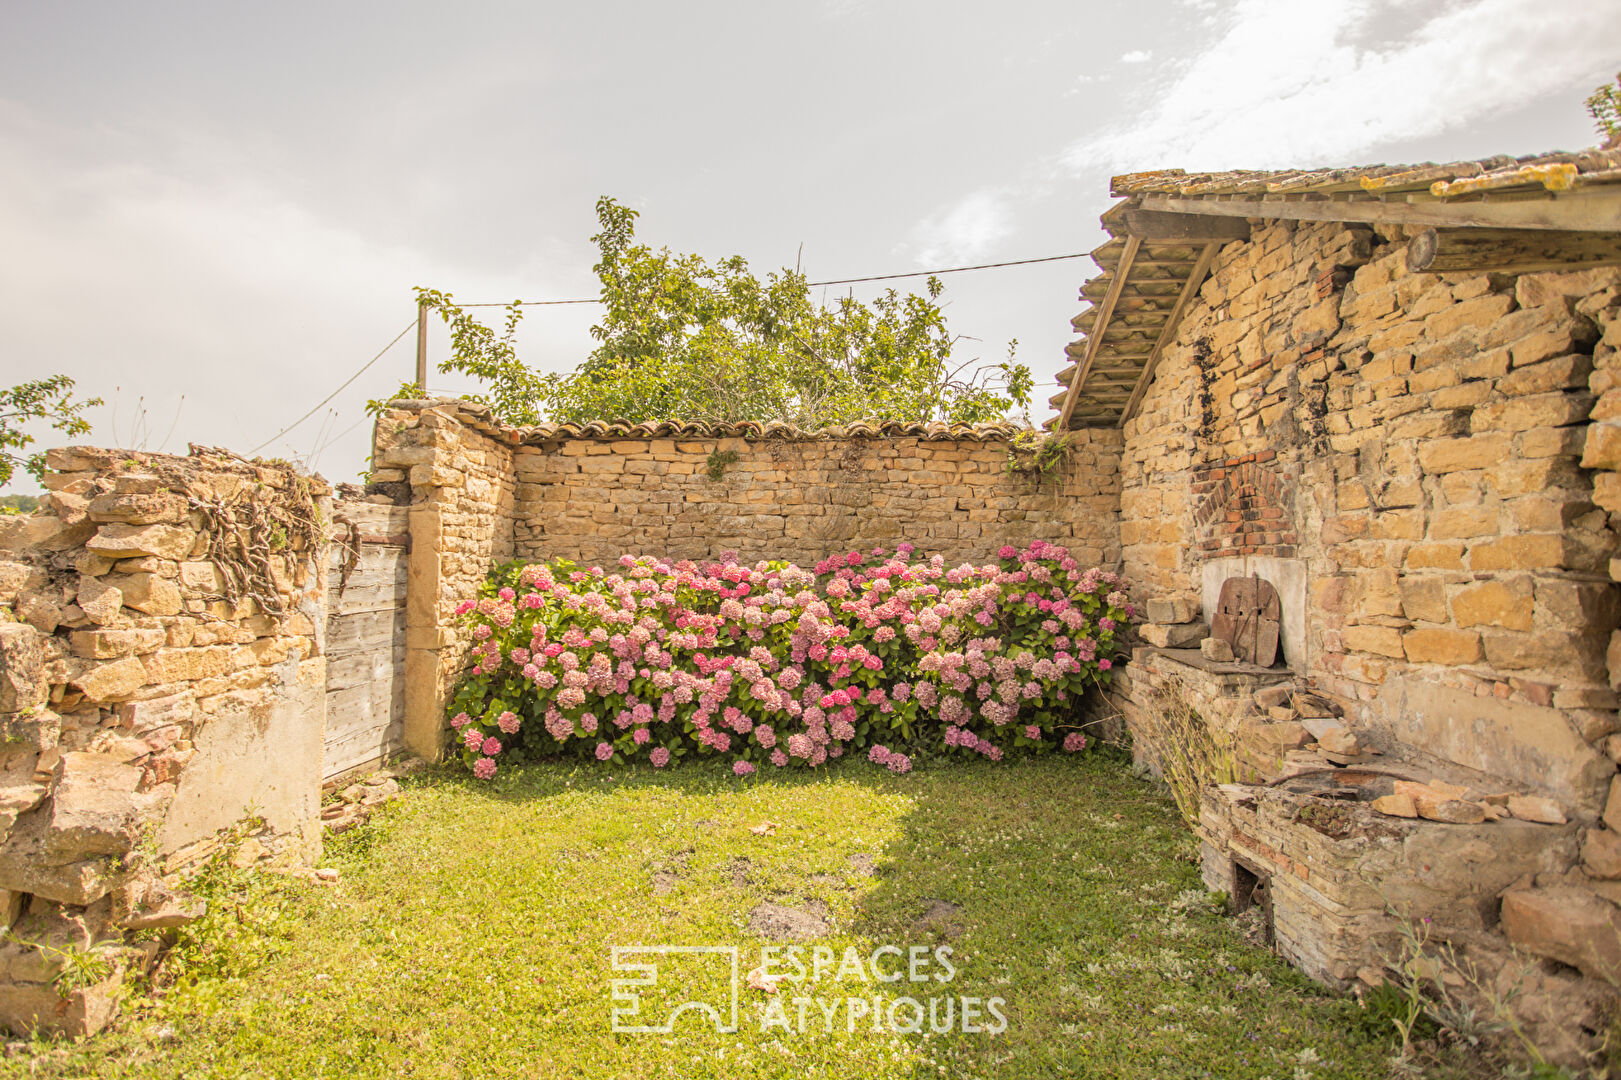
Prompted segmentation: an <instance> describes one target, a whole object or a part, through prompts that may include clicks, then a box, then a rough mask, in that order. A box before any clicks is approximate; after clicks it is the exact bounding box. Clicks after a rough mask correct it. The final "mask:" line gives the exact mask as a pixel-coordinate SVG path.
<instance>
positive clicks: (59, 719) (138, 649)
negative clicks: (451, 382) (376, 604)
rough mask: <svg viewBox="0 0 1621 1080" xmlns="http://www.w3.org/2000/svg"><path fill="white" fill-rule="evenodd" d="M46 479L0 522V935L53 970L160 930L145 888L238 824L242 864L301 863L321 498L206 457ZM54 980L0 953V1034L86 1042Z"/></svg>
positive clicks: (94, 464)
mask: <svg viewBox="0 0 1621 1080" xmlns="http://www.w3.org/2000/svg"><path fill="white" fill-rule="evenodd" d="M47 462H48V465H49V467H50V470H51V471H50V473H49V474H48V475H47V476H46V479H45V486H46V487H47V488H48V489H49V491H50V494H49V495H48V497H47V499H46V508H45V509H43V510H42V511H40V512H39V513H36V514H33V515H28V516H8V517H0V732H3V736H4V740H5V741H4V743H3V745H0V916H3V921H4V922H5V923H6V924H8V925H13V924H14V926H13V929H14V931H15V934H16V937H17V939H18V940H19V941H27V942H44V943H46V944H47V945H51V946H54V947H56V948H61V947H62V946H63V945H64V944H65V943H66V942H69V941H72V942H74V944H75V945H76V946H83V945H86V944H88V943H89V942H91V941H96V940H101V939H103V938H104V937H106V936H108V935H112V936H117V934H118V933H119V932H120V931H121V930H122V929H131V928H141V927H156V926H163V925H170V924H171V921H172V920H173V919H175V918H177V910H176V902H175V901H174V898H173V897H172V895H171V894H170V893H169V892H168V890H167V887H166V886H165V884H164V882H163V880H162V879H163V876H164V875H165V874H166V873H170V872H173V871H175V870H177V869H179V868H181V867H183V866H185V865H187V864H188V863H191V862H194V861H195V860H197V859H199V858H201V857H203V856H204V855H206V854H208V853H210V852H211V851H213V850H214V849H215V848H216V847H217V845H218V842H219V832H220V830H221V829H223V828H225V827H226V826H230V825H233V824H235V823H237V822H238V821H240V820H242V819H243V818H244V817H245V816H247V815H248V814H250V813H253V814H256V815H258V816H259V817H260V818H262V819H263V828H262V829H261V830H260V834H259V835H258V836H257V837H256V838H254V839H253V840H251V841H250V843H251V849H250V850H251V853H252V854H254V855H257V856H261V857H264V858H266V859H268V860H270V861H272V862H275V863H277V864H280V865H289V866H290V865H299V864H307V863H309V862H310V861H312V860H313V859H314V858H315V856H316V854H317V853H318V851H319V846H320V829H319V822H318V818H317V814H318V809H319V807H318V803H319V795H320V774H321V741H322V729H323V724H324V718H325V708H324V705H325V695H324V683H325V658H324V656H323V655H322V645H323V643H322V625H323V617H322V610H323V604H324V598H325V575H324V573H323V572H322V571H323V569H324V562H325V558H326V551H325V543H326V537H325V533H324V521H323V518H324V516H325V514H326V513H327V509H326V506H327V495H328V492H327V489H326V487H325V485H324V484H323V483H322V482H321V481H319V480H318V479H316V480H310V479H308V478H305V477H301V476H298V475H296V474H295V473H293V472H292V471H291V470H288V469H283V468H274V467H267V466H263V465H260V464H257V463H251V462H246V461H243V460H241V459H239V458H235V457H233V456H230V455H227V454H224V453H221V452H212V451H206V450H202V451H194V454H193V456H191V457H187V458H176V457H170V456H166V455H157V454H144V453H135V452H130V451H109V450H90V449H81V448H73V449H68V450H60V451H52V452H51V453H50V455H49V456H48V458H47ZM244 550H245V551H246V552H247V556H246V558H244V557H242V556H241V552H243V551H244ZM114 955H117V953H116V952H115V953H114ZM61 958H62V954H60V953H55V952H51V951H49V950H45V951H41V950H39V949H36V948H33V947H30V946H25V945H23V944H20V943H18V941H13V943H11V944H8V945H7V946H6V947H5V948H4V950H0V970H4V971H5V972H7V973H8V976H7V977H8V979H9V981H0V1024H4V1025H5V1026H7V1027H10V1028H11V1029H12V1030H26V1029H28V1028H29V1027H32V1026H34V1025H35V1023H38V1024H40V1025H42V1026H44V1027H45V1028H47V1029H58V1028H65V1029H69V1030H74V1029H77V1030H83V1029H86V1028H91V1029H93V1028H94V1027H97V1026H99V1025H100V1024H101V1023H103V1022H105V1020H106V1015H107V1010H108V1008H109V1007H110V999H109V997H108V995H107V993H106V992H105V991H106V990H107V987H106V986H103V987H100V988H86V989H81V990H76V991H74V992H73V993H72V994H70V995H69V996H68V997H67V998H66V999H63V998H61V997H60V996H59V995H58V994H57V991H56V989H55V988H54V987H52V986H51V985H49V984H50V982H51V980H52V979H53V978H54V977H55V975H56V973H57V971H58V969H59V968H60V964H61V962H62V959H61ZM117 978H118V970H117V969H116V968H115V972H114V974H113V976H112V977H111V979H112V980H114V981H116V979H117Z"/></svg>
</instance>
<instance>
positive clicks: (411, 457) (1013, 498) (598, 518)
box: [368, 399, 1120, 758]
mask: <svg viewBox="0 0 1621 1080" xmlns="http://www.w3.org/2000/svg"><path fill="white" fill-rule="evenodd" d="M669 426H671V425H654V426H653V428H652V429H649V428H646V427H643V428H637V429H628V428H625V427H624V426H617V427H610V426H608V425H592V426H591V427H589V428H587V429H585V430H583V431H582V430H577V429H567V428H559V427H558V426H556V425H553V426H547V427H544V428H536V429H512V428H504V427H502V426H500V425H499V424H496V423H494V422H493V421H491V420H490V418H489V413H488V410H487V409H485V408H484V407H483V406H480V405H477V404H475V403H471V402H466V401H459V400H455V399H442V400H438V401H421V402H395V403H394V406H393V407H392V408H391V409H389V410H388V411H387V412H385V413H384V414H383V415H382V416H381V417H380V419H379V421H378V425H377V434H376V446H375V452H374V464H375V465H376V469H375V470H374V471H373V473H372V475H371V484H370V486H369V488H368V490H369V491H371V492H373V493H376V494H378V495H386V496H390V497H392V498H394V499H395V500H396V501H398V502H401V503H407V502H408V503H409V504H410V518H409V520H410V539H411V554H410V567H411V572H410V587H409V589H408V600H407V651H406V682H407V692H406V723H405V739H406V744H407V746H408V747H409V748H410V749H411V750H412V751H413V752H414V753H417V754H419V755H421V756H423V757H428V758H435V757H437V756H438V755H439V753H440V752H441V750H442V747H443V739H444V733H445V731H446V730H447V729H446V727H445V720H444V710H443V704H444V702H445V700H446V699H447V697H448V694H449V691H450V689H451V687H452V685H453V684H454V682H455V679H456V677H457V676H459V675H460V673H461V672H462V670H463V669H464V668H465V666H466V656H467V643H466V642H464V641H461V640H460V638H459V637H458V632H457V624H456V621H455V617H454V610H455V607H456V605H457V604H459V603H461V602H462V601H464V600H467V599H470V598H472V597H475V596H476V595H477V589H478V586H479V584H480V583H481V582H482V581H483V580H484V579H485V577H486V575H487V574H488V572H489V570H490V568H491V566H492V565H494V564H495V563H498V562H502V561H505V560H508V559H512V558H520V559H524V560H526V561H545V560H550V559H556V558H568V559H572V560H575V561H577V562H580V563H583V564H591V563H600V564H606V563H608V562H611V561H613V560H616V559H617V558H618V557H619V556H620V555H623V554H625V553H627V552H630V553H645V554H655V555H665V556H670V557H675V558H704V557H710V556H717V555H719V554H720V553H721V552H723V551H727V550H731V551H736V552H738V553H739V554H740V556H741V557H742V558H743V559H745V560H756V559H766V558H772V559H789V560H793V561H796V562H799V563H801V564H803V565H813V564H814V563H816V562H817V561H819V560H821V559H822V558H824V557H826V556H827V555H829V554H833V553H836V552H843V551H847V550H850V549H852V548H861V549H870V548H873V547H876V546H880V545H882V546H885V547H888V548H893V547H894V546H895V545H896V544H897V543H899V542H900V541H902V540H909V541H911V542H912V543H913V544H914V545H915V546H916V547H917V549H918V550H919V551H920V552H924V553H928V554H934V553H939V554H941V555H944V556H945V557H946V558H947V560H948V561H950V562H952V563H960V562H964V561H975V562H986V561H992V560H994V559H995V557H996V550H997V549H998V548H999V547H1001V546H1002V545H1003V544H1008V543H1027V542H1029V541H1030V540H1035V539H1042V540H1048V541H1052V542H1055V543H1062V544H1064V545H1066V546H1068V547H1069V548H1070V549H1071V550H1072V551H1074V553H1075V555H1076V557H1077V558H1078V559H1080V560H1081V561H1082V562H1085V563H1091V564H1096V565H1101V566H1106V567H1113V566H1115V565H1117V564H1118V560H1119V553H1120V547H1119V536H1118V527H1117V520H1118V513H1119V494H1118V492H1119V445H1120V436H1119V433H1118V432H1114V431H1081V432H1075V433H1073V435H1072V438H1071V447H1070V452H1069V456H1068V458H1067V459H1066V461H1065V462H1064V464H1063V465H1062V466H1061V467H1060V468H1058V469H1057V470H1055V471H1054V472H1053V473H1052V474H1051V475H1048V476H1047V477H1045V478H1043V479H1040V480H1039V482H1038V479H1037V478H1036V477H1034V476H1030V475H1024V474H1022V473H1020V472H1019V471H1018V469H1017V468H1015V470H1014V472H1013V473H1010V472H1009V470H1008V464H1009V442H1008V437H1009V435H1010V434H1011V433H1012V430H1013V429H1012V428H1011V427H1006V426H1000V425H991V426H989V428H988V429H987V428H978V429H972V430H970V429H966V428H964V427H961V426H959V427H958V428H955V429H953V428H947V427H946V426H945V425H931V426H928V427H927V428H925V427H924V426H922V425H914V427H915V428H917V429H918V430H917V432H916V433H914V434H907V435H892V434H885V432H884V431H883V430H878V431H869V430H867V429H865V428H864V427H858V428H853V429H851V431H855V432H857V433H856V434H850V433H849V432H844V433H835V434H831V435H830V434H829V433H826V432H823V433H813V434H807V433H803V432H798V431H796V430H794V429H791V428H786V427H784V426H783V425H773V426H771V427H767V428H760V427H759V426H757V425H736V426H733V427H731V428H728V429H727V433H725V434H714V433H713V432H711V434H709V435H700V434H697V433H694V432H693V431H690V430H689V431H687V432H686V433H685V434H676V435H672V436H670V437H665V436H664V435H661V434H659V433H658V431H657V430H656V429H658V428H661V427H669ZM738 430H746V431H748V433H749V437H744V436H743V435H739V434H733V433H732V432H735V431H738ZM1027 462H1028V456H1027V455H1020V456H1019V457H1018V464H1020V465H1023V464H1027ZM712 468H713V470H714V472H715V473H716V475H715V476H711V469H712Z"/></svg>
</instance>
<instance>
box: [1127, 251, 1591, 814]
mask: <svg viewBox="0 0 1621 1080" xmlns="http://www.w3.org/2000/svg"><path fill="white" fill-rule="evenodd" d="M1404 259H1405V245H1404V243H1403V242H1402V241H1401V240H1400V237H1399V234H1397V233H1390V234H1380V233H1374V232H1371V231H1368V230H1347V229H1345V228H1343V227H1341V226H1336V225H1309V226H1307V225H1303V226H1300V227H1299V228H1290V227H1288V226H1286V225H1285V224H1281V223H1274V224H1271V225H1268V226H1265V227H1261V228H1257V230H1256V232H1255V234H1254V236H1253V238H1252V240H1251V241H1250V242H1248V243H1237V244H1230V245H1228V246H1227V247H1226V248H1224V249H1223V251H1222V253H1221V255H1220V257H1219V259H1218V262H1217V264H1216V267H1215V271H1214V273H1213V275H1212V277H1211V278H1210V280H1209V281H1208V282H1206V284H1205V286H1204V288H1203V289H1202V290H1201V294H1200V297H1199V300H1198V302H1197V303H1196V304H1195V305H1194V306H1193V307H1192V308H1191V309H1190V311H1189V312H1188V315H1187V317H1186V318H1185V319H1184V321H1183V323H1182V325H1181V327H1180V329H1179V332H1178V335H1177V341H1176V344H1175V346H1174V347H1173V348H1172V349H1170V350H1168V351H1167V354H1166V356H1165V357H1164V359H1163V360H1162V362H1161V364H1160V366H1159V369H1158V372H1157V375H1156V379H1155V383H1154V385H1153V387H1152V388H1151V389H1150V391H1149V393H1148V395H1147V397H1146V399H1145V401H1144V405H1143V409H1142V411H1141V413H1140V414H1139V415H1138V416H1137V417H1135V418H1134V419H1132V420H1131V421H1130V422H1129V423H1128V424H1127V425H1126V429H1125V430H1126V452H1125V461H1124V464H1123V466H1122V472H1123V478H1124V488H1123V491H1122V494H1121V504H1122V523H1121V533H1122V541H1123V544H1124V560H1125V572H1126V576H1127V577H1128V579H1129V580H1131V581H1132V582H1133V583H1134V584H1135V585H1136V586H1137V587H1138V588H1139V589H1141V590H1142V591H1143V593H1144V594H1145V595H1154V596H1186V597H1190V598H1196V599H1202V598H1203V597H1202V594H1203V593H1204V592H1205V590H1204V588H1203V581H1202V570H1203V567H1204V564H1205V563H1206V562H1208V561H1210V560H1212V559H1215V558H1218V557H1224V556H1235V557H1236V558H1237V560H1239V561H1240V564H1241V561H1242V560H1243V559H1246V558H1248V559H1254V560H1259V559H1260V558H1261V557H1273V558H1278V559H1280V560H1287V559H1295V560H1298V561H1299V565H1300V567H1301V569H1302V570H1303V576H1304V579H1305V580H1306V581H1307V582H1309V593H1308V595H1307V596H1306V603H1305V605H1304V608H1305V610H1304V616H1305V624H1306V625H1305V633H1304V635H1303V638H1302V645H1303V651H1304V652H1305V656H1304V657H1299V656H1295V657H1291V658H1290V659H1291V661H1292V662H1294V661H1302V662H1303V664H1302V668H1301V670H1303V671H1305V672H1307V673H1309V674H1310V676H1311V677H1312V679H1313V680H1314V682H1315V683H1316V684H1317V685H1318V686H1319V687H1320V688H1322V689H1325V690H1327V691H1329V692H1331V693H1333V694H1335V695H1337V696H1339V697H1341V698H1343V699H1345V700H1347V701H1350V702H1355V703H1356V708H1355V710H1354V711H1353V718H1354V719H1357V720H1358V721H1360V722H1363V723H1367V724H1374V725H1376V726H1382V728H1383V730H1385V731H1386V732H1387V733H1388V734H1389V735H1391V736H1392V737H1394V738H1397V739H1400V740H1402V741H1404V742H1406V743H1408V744H1409V745H1411V746H1414V747H1417V748H1421V749H1429V750H1440V751H1441V752H1442V753H1443V754H1445V755H1448V756H1451V757H1452V758H1453V759H1454V760H1457V761H1458V763H1459V764H1462V765H1466V766H1468V767H1470V768H1474V769H1477V770H1480V771H1481V772H1484V773H1488V774H1495V775H1498V776H1503V777H1508V778H1510V779H1513V780H1516V781H1518V782H1521V783H1523V784H1527V785H1532V786H1536V787H1544V788H1547V789H1549V791H1550V793H1551V794H1554V793H1556V794H1558V795H1559V796H1560V797H1562V798H1564V799H1565V800H1567V802H1569V803H1570V804H1571V805H1572V808H1573V809H1579V810H1580V811H1581V812H1583V813H1587V814H1590V815H1596V813H1597V811H1598V809H1599V808H1600V806H1601V804H1602V800H1603V797H1604V794H1605V792H1606V790H1607V786H1608V783H1609V778H1610V775H1611V774H1612V773H1613V772H1614V768H1613V765H1612V764H1611V762H1610V761H1609V760H1608V759H1607V758H1606V757H1605V756H1604V755H1603V754H1602V753H1601V752H1600V751H1599V750H1598V745H1599V743H1600V742H1601V740H1603V738H1604V737H1605V736H1607V735H1609V734H1610V732H1611V731H1612V730H1614V727H1615V720H1614V713H1613V709H1614V707H1615V695H1614V693H1613V691H1612V690H1611V689H1610V686H1609V685H1608V672H1607V667H1606V663H1605V647H1606V646H1607V645H1608V643H1609V639H1610V632H1611V631H1612V630H1613V629H1614V627H1615V625H1616V619H1617V603H1616V595H1615V590H1614V589H1613V588H1612V586H1611V584H1610V581H1609V577H1608V573H1607V569H1608V560H1609V557H1610V554H1611V552H1612V551H1613V550H1614V548H1615V543H1616V534H1615V533H1614V532H1613V531H1612V530H1611V529H1610V527H1609V522H1608V519H1607V515H1606V514H1605V513H1604V512H1603V510H1600V509H1595V506H1594V501H1593V498H1594V497H1593V482H1592V476H1591V474H1590V473H1588V472H1586V471H1584V470H1583V469H1582V468H1581V467H1580V466H1579V463H1578V459H1579V457H1580V455H1581V452H1582V443H1583V438H1584V435H1585V431H1586V420H1587V416H1588V412H1589V410H1590V409H1591V407H1592V396H1591V395H1590V394H1589V393H1587V391H1586V381H1587V376H1588V373H1589V371H1590V370H1591V368H1592V362H1593V361H1592V348H1593V343H1594V339H1595V338H1596V337H1597V331H1596V328H1595V327H1594V324H1593V323H1592V321H1591V320H1590V319H1589V318H1588V317H1586V316H1584V315H1583V314H1581V313H1580V312H1579V311H1578V310H1577V309H1579V308H1580V307H1581V306H1582V303H1583V301H1584V300H1585V299H1586V298H1589V297H1591V296H1593V295H1597V294H1599V293H1601V292H1602V291H1603V290H1604V289H1605V287H1606V286H1607V285H1608V283H1609V282H1610V281H1611V280H1613V277H1614V275H1610V274H1606V273H1603V272H1598V273H1589V274H1582V275H1565V276H1563V277H1561V276H1557V275H1546V274H1539V275H1528V276H1525V277H1522V278H1518V279H1516V278H1513V277H1504V276H1501V275H1484V274H1482V275H1473V276H1444V275H1442V276H1438V275H1430V274H1419V275H1413V274H1409V273H1408V272H1407V270H1406V267H1405V262H1404ZM1235 480H1238V481H1239V482H1238V483H1235V482H1234V481H1235ZM1225 566H1226V564H1224V569H1225ZM1420 685H1422V686H1423V687H1425V689H1424V690H1422V691H1419V690H1417V689H1415V688H1416V687H1418V686H1420ZM1477 696H1478V697H1488V698H1491V699H1493V700H1494V701H1507V702H1509V703H1512V704H1518V705H1523V706H1525V708H1526V710H1535V709H1544V710H1548V712H1549V713H1551V714H1554V715H1553V716H1552V718H1551V720H1549V719H1548V718H1543V719H1544V720H1545V721H1546V722H1539V723H1536V724H1534V725H1524V726H1522V728H1521V730H1519V731H1516V730H1515V728H1516V725H1515V724H1514V723H1513V722H1512V721H1511V722H1508V723H1506V724H1502V725H1497V724H1489V725H1486V729H1485V730H1477V731H1476V732H1475V733H1474V734H1472V735H1471V736H1470V737H1469V738H1468V739H1465V740H1458V739H1456V738H1451V739H1449V738H1447V737H1445V733H1446V732H1447V731H1448V730H1455V727H1454V724H1453V720H1454V716H1455V713H1454V712H1453V710H1456V709H1459V708H1463V706H1464V703H1465V702H1470V701H1472V700H1473V699H1475V698H1476V697H1477ZM1420 697H1422V698H1423V699H1424V701H1423V703H1422V707H1421V703H1420V701H1419V698H1420ZM1526 715H1528V716H1529V715H1530V713H1529V712H1527V714H1526ZM1553 728H1563V729H1565V731H1567V732H1568V733H1569V734H1563V733H1560V734H1557V735H1551V734H1550V730H1551V729H1553ZM1555 762H1556V763H1557V764H1554V763H1555ZM1550 768H1551V769H1552V770H1553V771H1552V772H1551V773H1550V771H1549V770H1550Z"/></svg>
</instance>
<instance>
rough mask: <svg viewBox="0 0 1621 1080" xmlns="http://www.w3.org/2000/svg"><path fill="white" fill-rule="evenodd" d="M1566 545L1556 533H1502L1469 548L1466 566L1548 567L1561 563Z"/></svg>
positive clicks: (1563, 538) (1490, 567)
mask: <svg viewBox="0 0 1621 1080" xmlns="http://www.w3.org/2000/svg"><path fill="white" fill-rule="evenodd" d="M1567 548H1568V544H1567V543H1566V539H1565V537H1563V536H1561V535H1559V534H1557V533H1527V534H1523V535H1519V536H1504V537H1501V538H1500V539H1497V540H1491V541H1487V542H1486V543H1481V544H1475V545H1474V546H1473V547H1471V548H1470V550H1469V566H1470V568H1471V569H1474V570H1551V569H1556V568H1558V567H1561V566H1564V565H1565V561H1566V558H1567Z"/></svg>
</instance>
